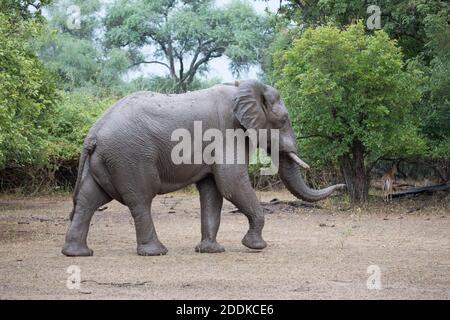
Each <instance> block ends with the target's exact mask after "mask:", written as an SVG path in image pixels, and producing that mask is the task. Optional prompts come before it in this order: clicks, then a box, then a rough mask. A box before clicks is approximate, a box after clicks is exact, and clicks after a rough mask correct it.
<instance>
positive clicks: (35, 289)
mask: <svg viewBox="0 0 450 320" xmlns="http://www.w3.org/2000/svg"><path fill="white" fill-rule="evenodd" d="M258 195H259V197H260V199H261V200H262V201H269V200H270V199H272V198H274V197H277V198H279V199H282V200H293V198H292V196H291V195H289V194H288V193H285V192H277V193H274V192H270V193H268V192H267V193H259V194H258ZM197 199H198V198H197V195H196V194H193V193H192V194H190V193H175V194H171V195H166V196H160V197H158V198H156V199H155V202H154V208H153V209H154V210H153V211H154V213H153V217H154V220H155V224H156V227H157V231H158V234H159V237H160V239H161V241H162V242H163V243H164V244H165V245H166V246H167V247H168V248H169V253H168V255H166V256H162V257H140V256H137V255H136V252H135V233H134V226H133V221H132V219H131V216H130V214H129V212H128V209H127V208H126V207H124V206H122V205H120V204H118V203H117V202H113V203H110V204H109V205H108V209H107V210H105V211H102V212H97V213H96V214H95V215H94V218H93V220H92V227H91V230H90V236H89V245H90V247H91V248H92V249H94V252H95V253H94V256H93V257H86V258H68V257H64V256H63V255H62V254H61V253H60V250H61V247H62V244H63V240H64V233H65V230H66V227H67V217H68V213H69V211H70V209H71V201H70V199H69V198H68V197H52V198H33V199H17V198H5V197H2V198H0V298H1V299H50V298H51V299H54V298H56V299H94V298H95V299H105V298H112V299H116V298H125V299H136V298H137V299H142V298H144V299H359V298H362V299H399V298H406V299H449V298H450V250H449V249H450V214H449V213H450V205H449V198H448V197H446V198H445V197H441V198H431V199H430V198H429V197H422V198H419V199H416V200H406V199H405V200H395V201H394V203H392V204H389V205H387V206H386V205H384V204H381V203H378V204H372V205H370V206H369V207H366V208H356V207H354V208H349V207H347V208H346V207H345V205H343V204H339V203H338V201H337V199H334V200H326V201H325V202H322V203H320V206H321V207H320V208H319V207H300V208H296V207H292V206H290V205H276V206H271V207H269V208H270V209H271V210H272V211H273V213H270V214H269V212H270V211H266V212H267V213H268V214H267V215H266V217H267V220H266V227H265V229H264V237H265V239H266V241H267V242H268V244H269V245H268V247H267V248H266V249H265V250H263V251H252V250H249V249H247V248H245V247H244V246H242V245H241V243H240V241H241V238H242V237H243V235H244V234H245V232H246V229H247V222H246V219H245V218H244V217H243V215H242V214H240V213H236V212H232V211H233V210H234V207H233V206H232V205H231V204H229V203H225V206H224V209H223V211H222V212H223V215H222V225H221V228H220V231H219V236H218V239H219V241H220V242H221V243H222V244H223V245H224V246H225V247H226V250H227V251H226V252H225V253H222V254H198V253H195V252H194V246H195V245H196V244H197V242H198V241H199V237H200V212H199V207H200V206H199V202H198V200H197ZM171 208H173V209H174V210H172V209H171ZM71 265H77V266H79V268H80V270H81V288H80V289H79V290H78V289H68V288H67V286H66V283H67V278H68V277H69V276H70V274H68V273H67V268H68V267H69V266H71ZM370 265H376V266H378V267H379V268H380V271H381V273H380V277H379V279H380V281H381V290H369V289H368V287H367V280H368V278H369V277H370V274H369V273H367V268H368V267H369V266H370ZM375 268H376V267H375ZM375 276H376V275H375Z"/></svg>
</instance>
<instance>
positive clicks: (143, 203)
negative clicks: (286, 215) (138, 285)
mask: <svg viewBox="0 0 450 320" xmlns="http://www.w3.org/2000/svg"><path fill="white" fill-rule="evenodd" d="M200 120H201V121H203V130H206V129H208V128H217V129H219V130H221V131H222V132H224V133H225V129H228V128H244V129H245V128H246V129H249V128H254V129H261V128H266V129H272V128H279V129H280V167H279V174H280V177H281V179H282V181H283V182H284V184H285V185H286V187H287V188H288V190H289V191H290V192H291V193H292V194H294V195H295V196H296V197H298V198H301V199H303V200H306V201H318V200H320V199H323V198H325V197H327V196H328V195H330V194H331V193H332V192H333V191H334V190H335V189H336V188H339V187H341V186H342V185H335V186H332V187H328V188H326V189H322V190H312V189H310V188H309V187H308V186H306V184H305V182H304V181H303V178H302V176H301V175H300V173H299V170H298V165H297V164H296V163H295V162H293V161H292V160H291V158H290V157H288V156H287V153H289V152H294V153H297V147H296V143H295V137H294V133H293V130H292V127H291V123H290V120H289V115H288V113H287V110H286V107H285V106H284V104H283V102H282V100H281V99H280V96H279V94H278V92H277V91H276V90H275V89H274V88H272V87H270V86H267V85H265V84H262V83H261V82H259V81H256V80H248V81H243V82H241V84H240V85H239V87H236V86H232V85H217V86H214V87H212V88H209V89H205V90H200V91H195V92H189V93H185V94H180V95H165V94H158V93H152V92H136V93H133V94H131V95H129V96H127V97H125V98H123V99H122V100H120V101H119V102H117V103H116V104H114V105H113V106H112V107H111V108H109V109H108V110H107V111H106V112H105V113H104V114H103V115H102V117H101V118H100V119H99V120H98V121H97V122H96V123H95V124H94V126H93V127H92V128H91V129H90V131H89V133H88V135H87V137H86V139H85V142H84V147H83V150H82V153H81V158H80V164H79V172H78V178H77V183H76V186H75V192H74V208H73V211H72V213H71V219H70V220H71V223H70V226H69V229H68V231H67V234H66V241H65V245H64V248H63V250H62V252H63V253H64V254H65V255H67V256H90V255H92V254H93V251H92V250H91V249H89V248H88V246H87V242H86V239H87V235H88V231H89V225H90V221H91V218H92V215H93V213H94V212H95V211H96V210H97V209H98V208H99V207H100V206H102V205H104V204H106V203H108V202H109V201H111V200H112V199H115V200H117V201H119V202H121V203H123V204H125V205H126V206H128V207H129V209H130V211H131V214H132V216H133V219H134V222H135V228H136V237H137V253H138V254H139V255H149V256H153V255H163V254H165V253H167V249H166V247H165V246H164V245H163V244H162V243H161V242H160V241H159V240H158V236H157V234H156V230H155V227H154V225H153V221H152V216H151V211H150V208H151V204H152V199H153V198H154V197H155V196H156V195H157V194H165V193H168V192H172V191H175V190H178V189H181V188H183V187H185V186H188V185H190V184H193V183H195V184H196V186H197V188H198V190H199V193H200V203H201V233H202V238H201V242H200V243H199V244H198V245H197V246H196V248H195V250H196V251H197V252H207V253H214V252H223V251H224V250H225V249H224V247H223V246H222V245H220V244H219V243H218V242H217V241H216V235H217V231H218V229H219V224H220V212H221V208H222V202H223V198H225V199H227V200H229V201H231V202H232V203H233V204H234V205H236V207H237V208H239V210H240V211H241V212H243V213H244V214H245V216H246V217H247V218H248V221H249V230H248V232H247V234H246V235H245V236H244V238H243V240H242V243H243V244H244V245H245V246H247V247H249V248H252V249H263V248H265V247H266V242H265V241H264V240H263V238H262V235H261V232H262V229H263V226H264V215H263V210H262V208H261V206H260V204H259V202H258V199H257V197H256V195H255V192H254V190H253V189H252V187H251V184H250V180H249V177H248V171H247V165H246V164H228V165H227V164H213V165H207V164H191V165H189V164H181V165H175V164H173V162H172V161H171V150H172V148H173V146H175V145H176V144H177V143H178V141H171V139H170V138H171V134H172V132H173V130H175V129H177V128H186V129H188V130H190V131H191V135H192V137H193V126H194V121H200ZM224 136H225V134H224ZM207 144H208V143H205V144H204V146H205V145H207ZM224 158H225V155H224Z"/></svg>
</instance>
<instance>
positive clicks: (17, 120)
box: [0, 11, 57, 168]
mask: <svg viewBox="0 0 450 320" xmlns="http://www.w3.org/2000/svg"><path fill="white" fill-rule="evenodd" d="M18 12H19V14H18V15H14V14H12V15H9V16H7V15H5V14H4V13H0V168H3V167H5V166H6V165H9V166H14V165H17V164H21V163H28V164H37V163H41V162H43V161H45V149H46V143H47V142H46V135H47V127H48V123H49V122H48V121H49V115H50V114H51V112H52V110H53V106H54V103H55V102H56V100H57V93H56V86H55V79H54V77H53V75H52V74H51V73H49V72H48V71H47V70H46V69H45V68H44V67H43V65H42V63H41V62H40V61H39V60H38V58H37V56H36V54H35V53H34V51H33V50H32V48H31V46H30V44H29V42H30V39H32V38H33V37H35V36H38V34H39V32H40V30H41V24H40V22H39V21H38V20H36V19H34V18H33V17H31V16H26V15H23V14H22V11H18ZM24 17H25V18H24Z"/></svg>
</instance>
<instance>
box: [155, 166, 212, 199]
mask: <svg viewBox="0 0 450 320" xmlns="http://www.w3.org/2000/svg"><path fill="white" fill-rule="evenodd" d="M159 172H160V187H159V191H158V194H165V193H169V192H173V191H177V190H179V189H182V188H184V187H187V186H189V185H191V184H193V183H196V182H198V181H200V180H202V179H203V178H205V177H206V176H207V175H208V174H211V172H212V171H211V169H210V168H209V167H207V166H204V165H202V166H201V167H200V166H198V165H181V166H174V167H172V168H171V170H169V171H166V172H165V173H164V172H163V173H161V171H159Z"/></svg>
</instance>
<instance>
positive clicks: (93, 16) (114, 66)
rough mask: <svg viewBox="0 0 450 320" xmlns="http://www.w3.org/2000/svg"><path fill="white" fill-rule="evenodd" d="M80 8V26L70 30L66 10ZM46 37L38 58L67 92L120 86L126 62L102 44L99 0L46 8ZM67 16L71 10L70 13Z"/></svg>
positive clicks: (62, 1) (62, 0)
mask: <svg viewBox="0 0 450 320" xmlns="http://www.w3.org/2000/svg"><path fill="white" fill-rule="evenodd" d="M73 5H76V6H78V7H79V9H80V24H79V26H77V27H73V26H72V25H71V24H69V23H68V20H69V22H70V15H68V9H69V8H70V6H73ZM47 9H48V19H49V26H48V34H49V36H48V37H47V38H46V39H45V41H43V43H42V44H41V47H40V50H39V51H40V58H41V59H42V61H44V62H45V64H46V66H47V67H49V68H50V69H51V70H54V71H55V72H56V73H57V74H58V75H59V76H60V78H61V79H62V81H63V83H64V88H65V89H66V90H69V91H71V90H75V89H77V88H82V87H92V88H97V89H100V90H107V89H113V91H114V90H117V88H118V87H120V86H122V85H123V81H122V77H121V76H122V74H123V73H124V72H125V71H126V70H127V67H128V61H127V58H126V56H125V55H124V53H123V52H122V51H121V50H119V49H117V48H111V49H106V48H105V47H104V46H103V45H102V41H103V37H102V32H101V29H102V20H101V15H100V11H101V10H102V3H101V1H100V0H75V1H73V0H59V1H56V2H55V3H54V4H53V5H51V6H48V8H47ZM69 13H70V10H69Z"/></svg>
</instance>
